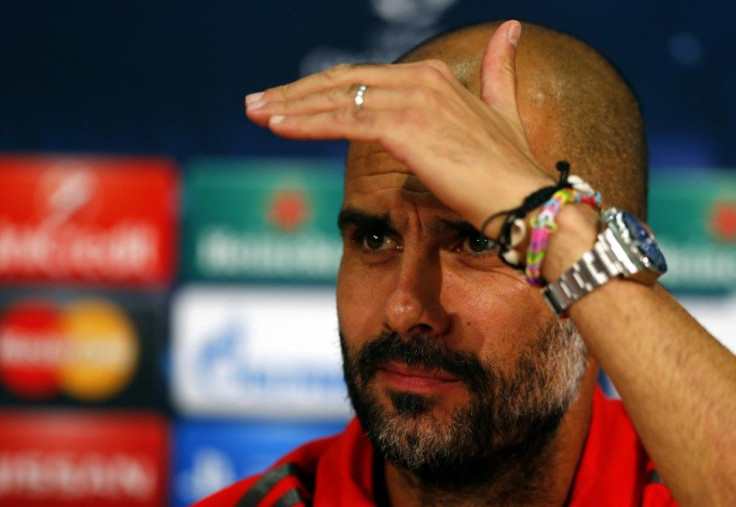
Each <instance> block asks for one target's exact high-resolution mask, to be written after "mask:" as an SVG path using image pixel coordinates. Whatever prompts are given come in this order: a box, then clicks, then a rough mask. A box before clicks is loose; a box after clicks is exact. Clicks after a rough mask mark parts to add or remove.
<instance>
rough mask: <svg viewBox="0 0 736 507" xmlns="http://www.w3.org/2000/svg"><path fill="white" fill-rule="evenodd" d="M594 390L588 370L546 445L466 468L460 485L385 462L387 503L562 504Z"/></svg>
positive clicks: (583, 432)
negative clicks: (424, 475)
mask: <svg viewBox="0 0 736 507" xmlns="http://www.w3.org/2000/svg"><path fill="white" fill-rule="evenodd" d="M587 377H592V380H591V379H589V378H587ZM594 386H595V374H594V373H593V374H592V373H591V372H590V371H589V372H588V373H587V374H586V379H585V380H583V382H582V384H581V389H580V392H579V393H578V396H577V398H576V400H575V401H574V402H573V404H572V406H571V407H570V409H569V410H568V411H567V413H566V414H565V416H564V417H563V419H562V422H561V424H560V426H559V427H558V428H557V430H556V431H554V433H552V434H551V435H550V436H549V437H548V438H547V439H546V440H545V441H542V442H536V443H533V444H531V445H530V446H528V447H526V448H524V449H521V450H518V449H517V450H514V452H512V453H509V454H508V455H505V456H502V457H499V458H498V460H496V461H489V462H486V463H484V464H483V465H481V464H478V466H477V467H474V466H471V467H469V469H468V470H466V471H464V472H463V477H462V479H463V482H462V483H460V482H459V481H458V482H455V480H454V479H453V478H447V477H443V478H427V477H418V476H416V475H414V474H412V473H411V472H408V471H406V470H404V469H400V468H398V467H396V466H394V465H392V464H390V463H386V465H385V469H384V470H385V478H386V489H387V492H388V496H389V499H390V502H391V505H401V506H431V505H474V506H478V505H494V506H503V505H517V506H518V505H529V506H532V505H533V506H561V505H564V504H565V503H566V501H567V499H568V497H569V494H570V489H571V486H572V484H573V482H574V478H575V471H576V469H577V465H578V462H579V460H580V456H581V454H582V450H583V446H584V444H585V439H586V437H587V429H588V426H589V424H590V415H591V399H592V393H593V389H594ZM460 484H461V485H460Z"/></svg>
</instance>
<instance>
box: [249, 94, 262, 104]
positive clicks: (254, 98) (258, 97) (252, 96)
mask: <svg viewBox="0 0 736 507" xmlns="http://www.w3.org/2000/svg"><path fill="white" fill-rule="evenodd" d="M264 93H266V92H257V93H250V94H248V95H246V96H245V103H246V104H250V103H251V102H257V101H259V100H261V97H263V94H264Z"/></svg>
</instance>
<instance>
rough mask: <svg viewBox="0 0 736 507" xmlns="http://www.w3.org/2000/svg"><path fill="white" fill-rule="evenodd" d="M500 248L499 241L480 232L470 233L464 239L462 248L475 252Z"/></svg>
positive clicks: (465, 250)
mask: <svg viewBox="0 0 736 507" xmlns="http://www.w3.org/2000/svg"><path fill="white" fill-rule="evenodd" d="M497 248H498V243H496V242H495V241H493V240H491V239H488V238H486V237H485V236H483V235H482V234H480V233H474V234H469V235H468V236H466V237H465V239H463V242H462V245H461V247H460V250H462V251H464V252H467V251H470V252H473V253H484V252H492V251H495V250H496V249H497Z"/></svg>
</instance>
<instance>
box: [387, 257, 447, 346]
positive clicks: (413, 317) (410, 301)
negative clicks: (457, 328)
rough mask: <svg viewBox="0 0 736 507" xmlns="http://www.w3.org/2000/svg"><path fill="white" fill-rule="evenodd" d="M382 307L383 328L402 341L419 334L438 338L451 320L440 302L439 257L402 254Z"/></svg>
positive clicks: (440, 277)
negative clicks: (400, 337)
mask: <svg viewBox="0 0 736 507" xmlns="http://www.w3.org/2000/svg"><path fill="white" fill-rule="evenodd" d="M394 276H395V279H394V284H393V287H392V290H391V292H390V294H389V296H388V298H387V299H386V304H385V307H384V325H385V327H386V328H387V329H388V331H391V332H396V333H398V334H399V335H400V336H402V337H404V338H408V337H410V336H413V335H415V334H418V333H422V334H425V335H429V336H439V335H442V334H444V333H446V332H447V331H448V330H449V328H450V323H451V318H450V315H449V314H448V313H447V311H446V309H445V308H444V306H443V305H442V302H441V301H440V294H441V291H442V266H441V263H440V259H439V254H437V253H435V254H434V255H431V254H430V255H427V253H426V252H425V253H422V252H416V251H414V252H412V251H408V250H405V251H404V252H403V253H402V255H401V259H400V261H399V264H398V266H397V270H396V271H395V272H394Z"/></svg>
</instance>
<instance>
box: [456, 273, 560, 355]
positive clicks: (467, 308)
mask: <svg viewBox="0 0 736 507" xmlns="http://www.w3.org/2000/svg"><path fill="white" fill-rule="evenodd" d="M483 278H484V280H474V281H468V280H465V281H464V282H463V283H462V284H461V285H459V287H458V291H457V297H456V298H455V302H453V303H452V306H453V307H454V308H455V311H454V312H453V313H455V315H456V317H457V318H456V322H455V323H456V326H458V327H460V328H461V329H462V330H463V332H462V333H460V334H462V335H465V339H466V340H472V341H473V342H474V343H473V345H472V348H473V349H474V350H476V351H477V353H478V355H479V356H480V357H482V358H484V359H485V360H489V361H492V362H496V363H497V364H499V365H505V364H514V363H515V360H516V359H517V358H518V356H519V354H520V353H521V351H522V350H523V349H524V348H525V347H526V346H528V345H529V344H530V343H533V342H534V341H536V340H537V339H538V338H539V336H540V334H541V333H543V332H544V330H545V329H547V327H548V326H549V325H550V324H551V322H552V320H553V319H554V318H555V317H554V316H553V315H552V313H551V312H550V311H549V310H548V309H547V307H546V305H545V303H544V300H543V299H542V297H541V295H540V292H539V289H536V288H534V287H530V286H529V285H528V284H527V283H526V282H524V281H523V280H522V279H520V278H519V277H518V276H516V275H515V274H511V273H509V274H505V273H504V274H501V273H496V274H493V275H492V276H490V277H489V276H486V277H483ZM468 287H475V288H476V290H475V291H469V290H468ZM448 304H450V303H449V301H448Z"/></svg>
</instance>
